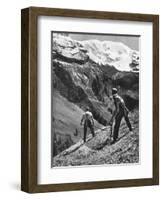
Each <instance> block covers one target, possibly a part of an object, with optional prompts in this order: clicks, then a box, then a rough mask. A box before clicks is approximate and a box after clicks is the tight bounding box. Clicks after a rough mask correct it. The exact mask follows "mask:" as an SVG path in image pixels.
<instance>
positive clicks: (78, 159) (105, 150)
mask: <svg viewBox="0 0 163 200" xmlns="http://www.w3.org/2000/svg"><path fill="white" fill-rule="evenodd" d="M130 119H131V122H132V125H133V128H134V131H133V132H129V130H128V129H127V127H126V124H125V122H124V121H123V122H122V125H121V128H120V133H119V139H118V141H117V142H116V143H115V144H111V137H110V134H111V133H110V128H109V127H106V128H103V129H98V130H97V131H96V136H95V137H94V138H92V136H88V138H87V142H86V143H83V141H82V140H80V141H79V142H78V143H77V144H75V145H73V146H71V147H70V148H69V149H67V150H65V151H63V152H62V153H60V154H59V155H57V156H56V157H54V158H53V167H58V166H79V165H101V164H120V163H137V162H139V135H138V133H139V125H138V111H136V110H135V111H134V112H133V113H131V114H130Z"/></svg>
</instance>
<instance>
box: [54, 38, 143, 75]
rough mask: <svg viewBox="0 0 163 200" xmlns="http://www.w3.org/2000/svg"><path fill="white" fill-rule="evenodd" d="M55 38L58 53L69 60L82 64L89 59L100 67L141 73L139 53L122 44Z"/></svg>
mask: <svg viewBox="0 0 163 200" xmlns="http://www.w3.org/2000/svg"><path fill="white" fill-rule="evenodd" d="M53 37H54V46H55V47H56V50H57V52H58V53H59V54H62V55H63V56H65V57H67V58H71V59H72V58H74V60H76V59H77V60H78V59H80V61H81V62H85V61H87V59H88V58H89V59H90V60H92V61H93V62H95V63H97V64H99V65H110V66H114V67H115V68H116V69H117V70H118V71H128V72H129V71H133V72H138V71H139V66H140V60H139V52H138V51H136V50H132V49H130V48H129V47H128V46H126V45H125V44H123V43H121V42H112V41H99V40H87V41H76V40H72V39H71V38H70V37H68V36H63V35H59V34H54V35H53ZM72 61H73V59H72Z"/></svg>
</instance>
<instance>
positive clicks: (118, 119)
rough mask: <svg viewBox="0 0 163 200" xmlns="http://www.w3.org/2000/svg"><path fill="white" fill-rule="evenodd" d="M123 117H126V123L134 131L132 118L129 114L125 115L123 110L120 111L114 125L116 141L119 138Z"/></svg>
mask: <svg viewBox="0 0 163 200" xmlns="http://www.w3.org/2000/svg"><path fill="white" fill-rule="evenodd" d="M123 117H124V118H125V121H126V124H127V126H128V128H129V130H130V131H132V127H131V123H130V120H129V118H128V115H125V114H124V112H123V111H120V112H119V113H118V114H117V115H116V117H115V125H114V131H113V139H114V141H115V140H117V138H118V133H119V127H120V124H121V120H122V118H123Z"/></svg>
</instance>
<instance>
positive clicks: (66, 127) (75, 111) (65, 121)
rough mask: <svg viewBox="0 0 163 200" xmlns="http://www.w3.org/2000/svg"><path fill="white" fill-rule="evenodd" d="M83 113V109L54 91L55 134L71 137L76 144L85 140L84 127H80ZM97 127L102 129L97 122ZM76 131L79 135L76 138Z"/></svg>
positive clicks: (53, 114)
mask: <svg viewBox="0 0 163 200" xmlns="http://www.w3.org/2000/svg"><path fill="white" fill-rule="evenodd" d="M83 113H84V111H83V110H82V109H80V108H79V107H78V106H76V105H75V104H73V103H71V102H69V101H68V100H67V99H66V98H64V97H62V96H61V95H60V94H59V92H58V91H54V95H53V113H52V116H53V119H54V123H53V124H54V126H53V130H54V132H56V133H59V134H63V135H65V134H67V135H70V136H71V138H72V140H73V142H74V143H76V142H78V141H79V139H81V138H83V127H82V126H80V121H81V118H82V115H83ZM95 126H96V127H98V128H99V127H101V125H100V124H98V123H97V122H95ZM76 129H77V131H78V135H77V136H74V133H75V131H76Z"/></svg>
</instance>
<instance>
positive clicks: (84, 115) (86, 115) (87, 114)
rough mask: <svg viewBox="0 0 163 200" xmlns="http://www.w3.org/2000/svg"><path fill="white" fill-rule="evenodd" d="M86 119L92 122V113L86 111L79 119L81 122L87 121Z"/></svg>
mask: <svg viewBox="0 0 163 200" xmlns="http://www.w3.org/2000/svg"><path fill="white" fill-rule="evenodd" d="M87 120H90V121H91V122H93V115H92V113H91V112H90V111H86V112H85V113H84V114H83V116H82V119H81V123H83V121H84V122H85V121H87Z"/></svg>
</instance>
